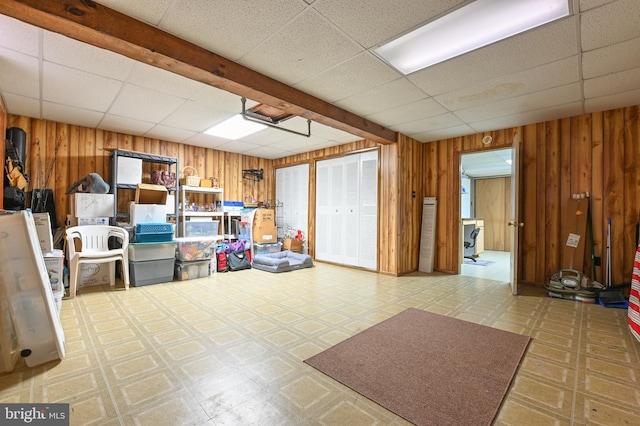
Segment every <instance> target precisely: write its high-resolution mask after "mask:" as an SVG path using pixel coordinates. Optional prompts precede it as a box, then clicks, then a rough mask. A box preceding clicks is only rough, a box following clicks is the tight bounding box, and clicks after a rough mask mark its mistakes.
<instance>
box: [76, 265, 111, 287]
mask: <svg viewBox="0 0 640 426" xmlns="http://www.w3.org/2000/svg"><path fill="white" fill-rule="evenodd" d="M102 284H109V264H108V263H83V264H81V265H80V274H79V276H78V287H82V286H85V285H86V286H91V285H102Z"/></svg>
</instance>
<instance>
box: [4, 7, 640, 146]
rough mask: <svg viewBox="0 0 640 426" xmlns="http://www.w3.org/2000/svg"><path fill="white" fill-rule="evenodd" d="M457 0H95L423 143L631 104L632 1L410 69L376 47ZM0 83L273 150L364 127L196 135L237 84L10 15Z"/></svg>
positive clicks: (85, 108)
mask: <svg viewBox="0 0 640 426" xmlns="http://www.w3.org/2000/svg"><path fill="white" fill-rule="evenodd" d="M464 2H465V1H462V0H406V1H404V2H403V3H402V4H403V6H402V7H399V6H398V4H397V3H396V2H389V1H388V0H358V1H344V0H316V1H313V0H305V1H303V0H261V1H237V0H219V1H215V2H212V1H210V0H155V1H139V2H132V1H129V0H100V1H98V3H100V4H102V5H104V6H106V7H109V8H112V9H114V10H117V11H119V12H121V13H124V14H126V15H129V16H131V17H133V18H135V19H137V20H140V21H143V22H145V23H147V24H149V25H152V26H155V27H157V28H160V29H162V30H164V31H166V32H168V33H171V34H173V35H176V36H178V37H180V38H182V39H184V40H187V41H190V42H192V43H194V44H196V45H199V46H201V47H203V48H205V49H207V50H209V51H211V52H214V53H216V54H218V55H221V56H223V57H226V58H228V59H230V60H232V61H234V62H236V63H238V64H241V65H243V66H246V67H248V68H250V69H252V70H255V71H257V72H259V73H262V74H264V75H266V76H268V77H271V78H273V79H275V80H278V81H280V82H282V83H284V84H286V85H289V86H291V87H293V88H295V89H298V90H301V91H303V92H305V93H308V94H310V95H312V96H315V97H317V98H319V99H322V100H324V101H326V102H329V103H331V104H333V105H335V106H338V107H340V108H342V109H344V110H346V111H349V112H351V113H353V114H356V115H358V116H360V117H363V118H365V119H367V120H370V121H371V122H373V123H377V124H379V125H382V126H384V127H386V128H389V129H392V130H394V131H397V132H400V133H403V134H405V135H408V136H410V137H412V138H414V139H416V140H418V141H420V142H429V141H434V140H440V139H446V138H450V137H457V136H463V135H468V134H475V133H483V132H489V131H491V130H496V129H503V128H508V127H513V126H519V125H524V124H529V123H536V122H541V121H545V120H550V119H556V118H563V117H569V116H575V115H580V114H583V113H589V112H596V111H603V110H609V109H614V108H618V107H623V106H629V105H637V104H640V1H638V0H614V1H610V0H572V10H573V13H572V15H571V16H569V17H567V18H565V19H562V20H559V21H556V22H554V23H551V24H547V25H545V26H543V27H540V28H537V29H534V30H531V31H528V32H526V33H523V34H520V35H517V36H515V37H512V38H510V39H507V40H504V41H501V42H498V43H495V44H492V45H490V46H487V47H484V48H482V49H479V50H476V51H474V52H470V53H467V54H465V55H463V56H461V57H458V58H454V59H451V60H448V61H446V62H443V63H440V64H438V65H435V66H433V67H430V68H427V69H425V70H422V71H418V72H416V73H413V74H410V75H408V76H402V75H401V74H400V73H398V72H397V71H396V70H394V69H393V68H391V67H390V66H388V65H387V64H386V63H384V62H382V61H380V60H379V59H378V58H377V57H376V56H374V55H373V54H372V53H371V51H372V50H373V49H374V48H376V47H377V46H379V45H381V44H383V43H384V42H386V41H389V40H391V39H393V38H395V37H396V36H398V35H401V34H403V33H405V32H407V31H409V30H411V29H413V28H415V27H417V26H419V25H420V24H422V23H425V22H427V21H430V20H432V19H434V17H437V16H439V15H441V14H443V13H445V12H446V11H447V10H449V9H452V8H455V7H458V6H460V4H462V3H464ZM0 94H1V96H2V97H3V100H4V103H5V105H6V107H7V110H8V112H9V113H11V114H16V115H23V116H29V117H34V118H41V119H47V120H54V121H59V122H65V123H70V124H74V125H79V126H86V127H91V128H99V129H105V130H112V131H117V132H121V133H126V134H131V135H140V136H145V137H150V138H156V139H161V140H167V141H173V142H180V143H185V144H189V145H195V146H202V147H209V148H214V149H217V150H222V151H228V152H235V153H241V154H246V155H250V156H256V157H261V158H268V159H275V158H280V157H284V156H288V155H292V154H296V153H302V152H307V151H312V150H315V149H320V148H325V147H330V146H335V145H340V144H344V143H347V142H351V141H354V140H359V139H362V138H361V137H359V136H354V135H353V134H350V133H347V132H345V131H342V130H337V129H335V128H332V127H328V126H326V125H321V124H318V123H312V125H311V134H312V135H311V137H310V138H306V137H303V136H298V135H294V134H291V133H289V132H282V131H279V130H277V129H267V130H264V131H262V132H259V133H256V134H254V135H251V136H248V137H245V138H243V139H240V140H235V141H229V140H225V139H221V138H216V137H212V136H208V135H205V134H203V131H204V130H206V129H208V128H209V127H211V126H212V125H214V124H216V123H218V122H221V121H223V120H225V119H227V118H229V117H230V116H232V115H233V114H238V113H239V112H240V111H241V107H242V106H241V102H240V97H239V96H237V95H235V94H232V93H230V92H226V91H223V90H220V89H216V88H214V87H211V86H208V85H206V84H203V83H200V82H197V81H194V80H189V79H187V78H184V77H181V76H179V75H177V74H172V73H170V72H168V71H165V70H162V69H159V68H154V67H152V66H150V65H146V64H143V63H141V62H136V61H134V60H132V59H129V58H127V57H124V56H121V55H119V54H116V53H113V52H110V51H107V50H104V49H100V48H97V47H93V46H90V45H88V44H84V43H82V42H79V41H76V40H73V39H70V38H67V37H65V36H62V35H60V34H56V33H53V32H50V31H47V30H43V29H41V28H38V27H36V26H33V25H30V24H26V23H23V22H21V21H18V20H16V19H14V18H11V17H8V16H5V15H0ZM256 103H257V102H252V101H251V100H249V102H248V103H247V107H251V106H253V105H255V104H256ZM306 125H307V124H306V119H303V118H301V117H295V118H293V119H291V120H287V121H286V122H284V123H282V126H284V127H287V128H290V129H293V130H298V131H301V132H306Z"/></svg>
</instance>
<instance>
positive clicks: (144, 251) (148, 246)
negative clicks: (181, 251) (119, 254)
mask: <svg viewBox="0 0 640 426" xmlns="http://www.w3.org/2000/svg"><path fill="white" fill-rule="evenodd" d="M175 255H176V242H175V241H171V242H170V243H131V244H129V260H131V261H134V262H144V261H145V260H160V259H171V258H174V257H175Z"/></svg>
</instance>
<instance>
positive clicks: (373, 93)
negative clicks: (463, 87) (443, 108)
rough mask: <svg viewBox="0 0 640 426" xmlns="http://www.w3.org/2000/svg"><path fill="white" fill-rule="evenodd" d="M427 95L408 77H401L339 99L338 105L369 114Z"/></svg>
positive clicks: (414, 100)
mask: <svg viewBox="0 0 640 426" xmlns="http://www.w3.org/2000/svg"><path fill="white" fill-rule="evenodd" d="M426 97H427V95H425V94H424V93H423V92H422V91H421V90H419V89H417V88H416V87H415V86H414V85H413V84H412V83H411V82H410V81H408V80H407V79H406V78H400V79H398V80H395V81H392V82H390V83H387V84H384V85H382V86H378V87H375V88H373V89H370V90H367V91H366V92H362V93H358V94H357V95H353V96H350V97H348V98H346V99H343V100H341V101H338V102H336V105H338V106H339V107H341V108H344V109H346V110H348V111H358V113H359V114H360V115H363V116H369V115H372V114H375V113H376V112H380V111H384V110H388V109H392V108H395V107H398V106H400V105H404V104H406V103H413V102H416V101H418V100H420V99H424V98H426Z"/></svg>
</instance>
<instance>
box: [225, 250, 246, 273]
mask: <svg viewBox="0 0 640 426" xmlns="http://www.w3.org/2000/svg"><path fill="white" fill-rule="evenodd" d="M227 267H228V268H229V270H230V271H241V270H242V269H251V262H249V256H247V252H246V251H244V250H236V251H232V252H231V253H229V254H227Z"/></svg>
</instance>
